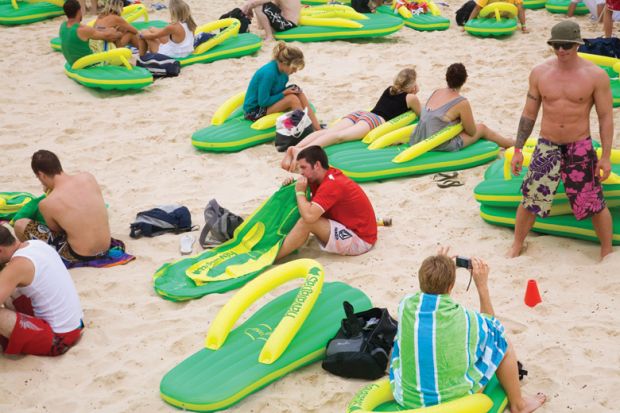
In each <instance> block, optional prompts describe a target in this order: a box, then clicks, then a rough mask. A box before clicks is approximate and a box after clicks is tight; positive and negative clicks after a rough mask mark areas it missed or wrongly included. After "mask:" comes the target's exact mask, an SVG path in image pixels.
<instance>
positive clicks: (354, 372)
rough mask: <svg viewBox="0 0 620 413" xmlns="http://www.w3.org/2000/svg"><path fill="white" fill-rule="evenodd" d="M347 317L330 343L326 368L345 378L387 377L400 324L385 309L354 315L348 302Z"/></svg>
mask: <svg viewBox="0 0 620 413" xmlns="http://www.w3.org/2000/svg"><path fill="white" fill-rule="evenodd" d="M343 306H344V312H345V314H346V315H347V318H345V319H343V320H342V324H341V327H340V330H338V333H336V336H335V337H334V338H332V339H331V340H330V341H329V343H327V350H326V354H325V360H323V364H322V366H323V368H324V369H325V370H327V371H329V372H330V373H333V374H335V375H337V376H341V377H349V378H354V379H367V380H375V379H378V378H380V377H382V376H383V375H384V374H385V370H386V369H387V365H388V361H389V360H388V356H389V354H390V351H391V350H392V346H393V345H394V336H396V330H397V328H398V323H397V322H396V320H394V319H393V318H392V317H391V316H390V313H388V311H387V309H385V308H371V309H370V310H366V311H362V312H360V313H353V306H352V305H351V304H350V303H349V302H347V301H345V302H344V303H343Z"/></svg>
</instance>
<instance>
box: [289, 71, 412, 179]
mask: <svg viewBox="0 0 620 413" xmlns="http://www.w3.org/2000/svg"><path fill="white" fill-rule="evenodd" d="M416 80H417V73H416V71H415V69H414V68H406V69H403V70H401V71H400V72H398V74H397V75H396V78H395V79H394V83H393V85H392V86H389V87H388V88H387V89H385V90H384V91H383V94H382V95H381V97H380V98H379V100H378V101H377V104H376V105H375V107H374V108H373V109H372V110H371V111H370V112H366V111H363V110H358V111H356V112H353V113H350V114H348V115H347V116H345V117H344V118H342V119H341V120H339V121H338V122H337V123H336V124H335V125H334V126H332V127H331V128H328V129H323V130H319V131H316V132H313V133H311V134H310V135H308V136H307V137H306V138H305V139H303V140H302V141H301V142H299V143H298V144H297V145H295V146H292V147H290V148H288V150H287V151H286V155H285V156H284V159H283V160H282V168H283V169H286V170H287V171H293V170H294V169H295V166H296V163H295V159H297V154H298V153H299V152H300V151H301V150H302V149H304V148H306V147H308V146H313V145H318V146H322V147H326V146H330V145H334V144H336V143H341V142H347V141H355V140H359V139H362V138H363V137H364V136H366V134H368V132H370V131H371V130H373V129H374V128H376V127H377V126H379V125H381V124H382V123H385V122H387V121H389V120H390V119H393V118H395V117H397V116H399V115H402V114H403V113H405V112H407V111H408V110H412V111H414V112H415V113H416V114H417V115H419V114H420V101H419V100H418V97H417V96H416V93H418V90H419V89H418V84H417V82H416Z"/></svg>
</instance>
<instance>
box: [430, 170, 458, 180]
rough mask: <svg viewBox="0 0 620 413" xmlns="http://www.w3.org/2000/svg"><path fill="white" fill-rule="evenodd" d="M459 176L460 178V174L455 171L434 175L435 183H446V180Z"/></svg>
mask: <svg viewBox="0 0 620 413" xmlns="http://www.w3.org/2000/svg"><path fill="white" fill-rule="evenodd" d="M457 176H459V173H458V172H456V171H453V172H438V173H436V174H435V175H433V181H435V182H441V181H445V180H446V179H454V178H456V177H457Z"/></svg>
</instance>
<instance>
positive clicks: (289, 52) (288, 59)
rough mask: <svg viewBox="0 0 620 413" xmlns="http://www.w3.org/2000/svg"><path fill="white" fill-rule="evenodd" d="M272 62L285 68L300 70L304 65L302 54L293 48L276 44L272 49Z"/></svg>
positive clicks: (282, 43)
mask: <svg viewBox="0 0 620 413" xmlns="http://www.w3.org/2000/svg"><path fill="white" fill-rule="evenodd" d="M273 60H275V61H276V62H278V63H282V64H283V65H285V66H289V67H292V68H295V69H297V70H301V69H303V68H304V66H305V65H306V64H305V62H304V54H303V52H302V51H301V50H300V49H298V48H297V47H295V46H289V45H287V44H286V43H284V42H278V43H277V44H276V46H275V47H274V48H273Z"/></svg>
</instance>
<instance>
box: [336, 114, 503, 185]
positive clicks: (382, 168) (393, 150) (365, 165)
mask: <svg viewBox="0 0 620 413" xmlns="http://www.w3.org/2000/svg"><path fill="white" fill-rule="evenodd" d="M416 120H417V118H416V115H415V114H414V113H413V112H406V113H404V114H402V115H400V116H397V117H396V118H394V119H391V120H390V121H388V122H386V123H384V124H382V125H380V126H378V127H377V128H375V129H373V130H371V131H370V132H369V133H368V135H366V137H364V139H362V140H361V141H353V142H345V143H340V144H337V145H332V146H328V147H326V148H325V151H326V152H327V155H328V157H329V162H330V164H331V165H332V166H333V167H335V168H338V169H340V170H341V171H342V172H343V173H344V174H345V175H347V176H348V177H349V178H351V179H353V180H354V181H356V182H365V181H380V180H385V179H392V178H399V177H404V176H411V175H422V174H428V173H434V172H444V171H454V170H461V169H466V168H472V167H474V166H477V165H481V164H484V163H487V162H490V161H492V160H493V159H495V158H496V157H497V154H498V153H499V148H498V146H497V145H496V144H495V143H492V142H489V141H486V140H480V141H478V142H476V143H474V144H473V145H470V146H468V147H466V148H463V149H461V150H459V151H456V152H441V151H434V150H433V149H434V148H436V147H437V146H439V145H441V144H443V143H444V142H447V141H448V140H450V139H452V138H453V137H455V136H456V135H457V134H458V133H460V132H461V131H462V127H461V125H460V124H457V125H454V126H449V127H447V128H445V129H443V130H441V131H439V132H438V133H436V134H435V135H433V136H430V137H428V138H427V139H425V140H423V141H421V142H418V143H417V144H415V145H413V146H409V145H408V144H407V143H406V142H408V141H409V137H410V136H411V132H413V130H414V128H415V127H416V125H415V123H414V122H416Z"/></svg>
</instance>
